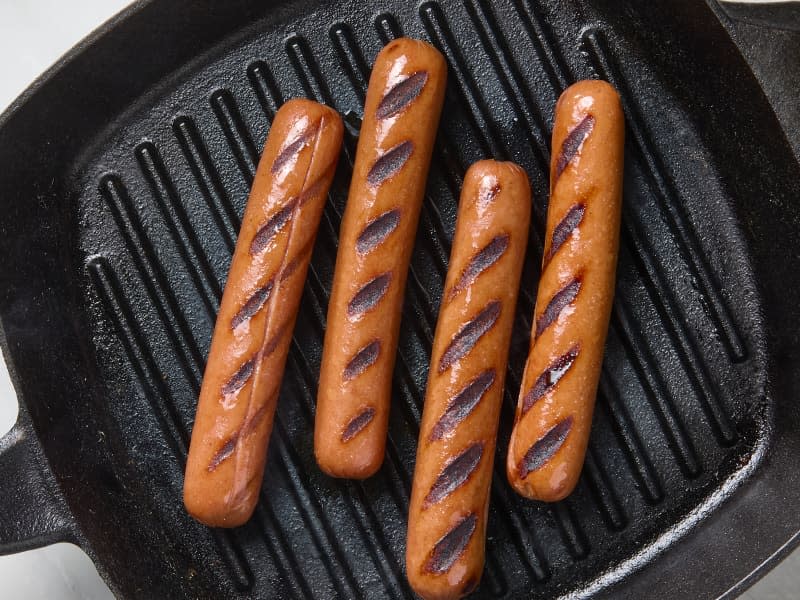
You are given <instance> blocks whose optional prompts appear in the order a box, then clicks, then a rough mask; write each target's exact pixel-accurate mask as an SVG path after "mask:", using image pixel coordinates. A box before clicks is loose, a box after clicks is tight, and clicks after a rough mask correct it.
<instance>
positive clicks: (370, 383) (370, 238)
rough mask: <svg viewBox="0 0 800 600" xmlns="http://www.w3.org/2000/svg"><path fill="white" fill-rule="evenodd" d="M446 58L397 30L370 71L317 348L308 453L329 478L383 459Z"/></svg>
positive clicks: (358, 472)
mask: <svg viewBox="0 0 800 600" xmlns="http://www.w3.org/2000/svg"><path fill="white" fill-rule="evenodd" d="M446 77H447V66H446V63H445V60H444V57H442V55H441V54H440V53H439V52H438V51H437V50H436V49H435V48H433V47H432V46H430V45H429V44H427V43H425V42H421V41H418V40H411V39H407V38H399V39H396V40H394V41H392V42H390V43H389V44H388V45H386V46H385V47H384V48H383V50H381V52H380V53H379V54H378V56H377V58H376V59H375V66H374V68H373V70H372V75H371V76H370V81H369V88H368V90H367V99H366V103H365V106H364V119H363V122H362V125H361V133H360V136H359V140H358V149H357V151H356V159H355V165H354V167H353V179H352V182H351V184H350V194H349V197H348V200H347V207H346V209H345V213H344V216H343V219H342V225H341V230H340V232H339V250H338V254H337V257H336V270H335V273H334V279H333V288H332V291H331V298H330V304H329V306H328V319H327V330H326V332H325V343H324V347H323V352H322V365H321V369H320V378H319V391H318V394H317V411H316V422H315V428H314V451H315V454H316V458H317V462H318V464H319V466H320V468H321V469H322V470H323V471H325V472H326V473H328V474H329V475H332V476H334V477H348V478H355V479H363V478H365V477H369V476H370V475H372V474H374V473H375V472H376V471H377V470H378V468H379V467H380V465H381V463H382V461H383V455H384V450H385V447H386V432H387V427H388V420H389V404H390V399H391V380H392V371H393V369H394V361H395V355H396V352H397V339H398V334H399V329H400V311H401V308H402V304H403V291H404V289H405V283H406V276H407V274H408V264H409V261H410V259H411V249H412V246H413V244H414V237H415V234H416V229H417V223H418V221H419V212H420V208H421V206H422V197H423V194H424V191H425V180H426V178H427V174H428V167H429V166H430V160H431V153H432V151H433V142H434V139H435V136H436V129H437V126H438V123H439V115H440V113H441V110H442V103H443V101H444V91H445V81H446Z"/></svg>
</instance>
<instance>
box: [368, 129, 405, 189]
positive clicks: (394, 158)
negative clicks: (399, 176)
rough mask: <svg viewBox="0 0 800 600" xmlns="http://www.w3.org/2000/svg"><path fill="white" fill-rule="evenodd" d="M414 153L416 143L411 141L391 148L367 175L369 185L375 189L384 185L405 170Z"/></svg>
mask: <svg viewBox="0 0 800 600" xmlns="http://www.w3.org/2000/svg"><path fill="white" fill-rule="evenodd" d="M413 152H414V143H413V142H412V141H411V140H406V141H404V142H400V143H399V144H397V145H396V146H393V147H392V148H389V149H388V150H387V151H386V152H384V153H383V154H382V155H381V156H380V157H379V158H378V160H376V161H375V164H373V165H372V168H371V169H370V170H369V173H367V183H368V184H369V185H371V186H373V187H376V186H379V185H380V184H382V183H383V182H384V181H386V180H387V179H389V178H390V177H391V176H392V175H394V174H395V173H397V172H398V171H399V170H400V169H402V168H403V165H405V164H406V161H408V159H409V158H410V157H411V154H412V153H413Z"/></svg>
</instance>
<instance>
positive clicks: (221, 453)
mask: <svg viewBox="0 0 800 600" xmlns="http://www.w3.org/2000/svg"><path fill="white" fill-rule="evenodd" d="M238 438H239V436H238V434H234V435H233V436H232V437H231V438H230V439H229V440H228V441H227V442H225V444H223V446H222V448H220V449H219V450H217V453H216V454H214V456H213V457H212V458H211V462H210V463H208V467H206V470H207V471H208V472H209V473H213V472H214V471H215V470H216V469H217V467H218V466H220V464H222V463H223V462H224V461H225V460H226V459H228V458H230V457H231V455H232V454H233V451H234V450H235V449H236V440H237V439H238Z"/></svg>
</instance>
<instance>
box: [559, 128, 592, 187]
mask: <svg viewBox="0 0 800 600" xmlns="http://www.w3.org/2000/svg"><path fill="white" fill-rule="evenodd" d="M593 128H594V117H593V116H592V115H586V116H585V117H583V119H581V122H580V123H578V124H577V125H576V126H575V127H573V128H572V131H570V132H569V133H568V134H567V137H566V139H565V140H564V143H562V144H561V152H560V153H559V155H558V160H557V161H556V175H555V177H554V178H553V184H555V182H556V181H558V178H559V177H560V176H561V173H563V172H564V169H566V168H567V165H569V163H570V162H572V159H573V158H575V155H576V154H578V150H580V149H581V145H582V144H583V142H584V141H586V138H587V137H589V134H590V133H592V129H593Z"/></svg>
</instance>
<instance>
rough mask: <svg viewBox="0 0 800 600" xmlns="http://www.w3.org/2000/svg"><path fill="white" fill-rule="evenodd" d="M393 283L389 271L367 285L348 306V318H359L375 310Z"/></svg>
mask: <svg viewBox="0 0 800 600" xmlns="http://www.w3.org/2000/svg"><path fill="white" fill-rule="evenodd" d="M391 282H392V273H391V271H389V272H387V273H382V274H381V275H378V276H377V277H374V278H373V279H372V280H371V281H368V282H367V283H365V284H364V285H363V286H362V287H361V289H360V290H358V292H356V295H355V296H353V299H352V300H350V304H348V305H347V316H349V317H357V316H360V315H363V314H364V313H366V312H369V311H370V310H372V309H373V308H375V307H376V306H377V305H378V303H379V302H380V301H381V299H382V298H383V297H384V295H385V294H386V291H387V290H388V289H389V285H390V284H391Z"/></svg>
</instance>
